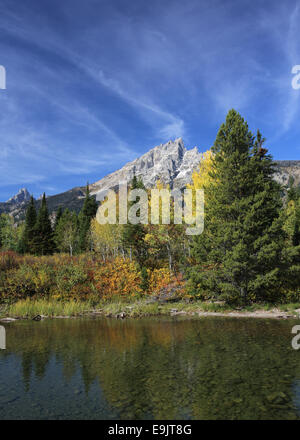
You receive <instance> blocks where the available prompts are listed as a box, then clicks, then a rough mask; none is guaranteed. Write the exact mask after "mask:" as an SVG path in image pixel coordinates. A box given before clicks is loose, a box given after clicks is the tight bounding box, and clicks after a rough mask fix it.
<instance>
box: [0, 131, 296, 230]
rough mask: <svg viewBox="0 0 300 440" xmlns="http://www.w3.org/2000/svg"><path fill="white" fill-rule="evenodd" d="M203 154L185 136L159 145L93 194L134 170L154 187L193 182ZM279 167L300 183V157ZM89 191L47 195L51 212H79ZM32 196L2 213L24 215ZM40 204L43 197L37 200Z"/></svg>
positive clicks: (284, 178)
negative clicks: (159, 184)
mask: <svg viewBox="0 0 300 440" xmlns="http://www.w3.org/2000/svg"><path fill="white" fill-rule="evenodd" d="M202 157H203V154H202V153H201V152H199V151H198V148H197V147H195V148H193V149H190V150H188V149H186V147H185V146H184V143H183V140H182V138H178V139H176V140H175V141H169V142H167V143H165V144H161V145H158V146H156V147H154V148H152V149H151V150H149V151H148V152H147V153H145V154H143V155H142V156H140V157H138V158H137V159H135V160H134V161H132V162H129V163H127V164H126V165H124V167H122V168H121V169H119V170H117V171H115V172H113V173H111V174H109V175H107V176H105V177H103V179H101V180H99V181H97V182H95V183H93V184H92V185H90V190H91V194H93V195H95V196H96V194H97V193H98V192H100V191H101V192H102V191H105V190H106V189H110V188H111V189H117V188H118V186H119V183H120V182H124V181H127V182H128V183H129V182H130V181H131V180H132V178H133V176H134V174H135V175H136V176H140V177H141V178H142V179H143V182H144V184H145V186H146V187H147V188H149V187H153V186H154V185H155V182H156V181H157V180H158V179H160V180H161V181H162V182H164V183H165V184H169V185H170V187H171V188H173V187H178V188H183V187H184V186H185V185H186V184H187V183H190V182H191V178H192V173H193V171H194V169H196V168H197V167H198V165H199V162H200V160H201V159H202ZM277 165H278V171H277V172H276V175H275V179H276V180H277V181H278V182H280V183H281V184H283V185H288V183H289V181H290V178H291V177H292V178H293V180H294V183H295V185H300V160H299V161H297V160H290V161H289V160H284V161H277ZM84 195H85V188H84V187H76V188H73V189H71V190H69V191H66V192H64V193H61V194H57V195H54V196H49V197H47V201H48V207H49V212H50V213H52V212H55V211H57V209H58V208H59V206H62V207H64V208H69V209H70V210H73V211H76V212H79V211H80V209H81V207H82V204H83V200H84ZM29 199H30V194H29V192H28V191H27V190H26V189H25V188H22V189H21V190H20V191H19V192H18V194H16V195H15V196H13V197H12V198H10V199H9V200H8V201H7V202H4V203H0V214H1V213H9V214H11V215H13V216H14V218H15V220H16V221H17V222H18V221H20V220H22V219H24V216H25V211H26V206H27V203H28V201H29ZM35 203H36V206H37V208H38V207H39V204H40V200H36V201H35Z"/></svg>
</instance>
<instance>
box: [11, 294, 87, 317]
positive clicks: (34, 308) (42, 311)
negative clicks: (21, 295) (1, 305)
mask: <svg viewBox="0 0 300 440" xmlns="http://www.w3.org/2000/svg"><path fill="white" fill-rule="evenodd" d="M88 310H91V306H90V304H89V303H87V302H75V301H73V300H70V301H68V302H62V301H57V300H48V299H38V300H30V299H26V300H21V301H18V302H16V303H14V304H12V305H10V306H8V307H6V310H5V314H6V316H11V317H19V318H33V317H34V316H37V315H44V316H48V317H54V316H78V315H81V314H83V313H85V312H87V311H88Z"/></svg>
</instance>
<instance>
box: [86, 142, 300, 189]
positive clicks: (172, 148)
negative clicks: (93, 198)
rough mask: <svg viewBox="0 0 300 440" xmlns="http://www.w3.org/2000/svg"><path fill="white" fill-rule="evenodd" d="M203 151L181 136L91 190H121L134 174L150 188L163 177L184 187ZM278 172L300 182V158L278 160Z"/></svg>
mask: <svg viewBox="0 0 300 440" xmlns="http://www.w3.org/2000/svg"><path fill="white" fill-rule="evenodd" d="M202 157H203V154H202V153H199V151H198V148H197V147H195V148H193V149H191V150H187V149H186V148H185V146H184V144H183V140H182V139H181V138H178V139H176V140H175V141H174V142H172V141H169V142H167V143H166V144H161V145H159V146H157V147H155V148H153V149H151V150H150V151H148V153H146V154H144V155H143V156H141V157H139V158H137V159H135V160H134V161H133V162H129V163H128V164H126V165H125V166H124V167H123V168H121V169H120V170H118V171H115V172H114V173H112V174H109V175H108V176H106V177H104V178H103V179H101V180H99V181H98V182H95V183H94V184H93V185H91V187H90V188H91V193H92V194H96V193H97V192H98V191H103V190H107V189H109V188H111V189H117V188H118V185H119V182H123V181H127V182H128V183H129V182H130V181H131V180H132V178H133V176H134V174H135V175H136V176H137V177H139V176H140V177H142V179H143V182H144V184H145V186H146V187H147V188H150V187H153V186H154V185H155V182H156V181H157V180H158V179H160V180H161V181H162V182H163V183H165V184H169V185H170V186H171V188H172V187H178V188H183V187H185V186H186V184H187V183H190V182H191V179H192V174H193V171H194V170H195V169H196V168H197V167H198V165H199V163H200V161H201V159H202ZM277 170H278V171H277V173H276V174H275V179H276V180H277V181H278V182H279V183H281V184H282V185H287V184H288V183H289V179H290V177H293V178H294V182H295V185H300V161H297V160H294V161H290V160H283V161H277Z"/></svg>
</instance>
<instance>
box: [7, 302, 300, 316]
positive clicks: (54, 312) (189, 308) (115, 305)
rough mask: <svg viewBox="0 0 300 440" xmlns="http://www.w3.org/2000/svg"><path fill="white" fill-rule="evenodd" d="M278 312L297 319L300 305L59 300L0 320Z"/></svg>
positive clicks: (10, 310)
mask: <svg viewBox="0 0 300 440" xmlns="http://www.w3.org/2000/svg"><path fill="white" fill-rule="evenodd" d="M275 308H277V309H279V310H280V311H282V312H288V313H290V314H293V315H295V313H296V312H295V310H296V309H298V308H299V309H300V303H291V304H283V305H278V306H274V305H272V304H258V305H249V306H245V307H243V308H239V309H235V308H233V307H231V306H229V305H227V304H223V303H213V302H201V301H195V302H191V303H186V302H184V301H181V302H177V303H171V304H170V303H164V304H161V303H157V302H155V303H149V302H148V301H147V300H145V299H142V300H136V301H135V302H124V301H121V300H119V299H117V300H116V301H114V302H107V301H106V302H99V303H96V304H95V302H89V301H86V302H79V301H74V300H69V301H59V300H56V299H51V298H48V299H29V298H28V299H26V300H21V301H18V302H16V303H14V304H11V305H3V306H2V307H1V309H0V316H1V317H4V316H6V317H7V316H9V317H15V318H28V319H31V318H33V317H35V316H37V315H44V316H47V317H49V318H53V317H56V316H82V315H85V314H89V313H91V312H100V313H101V314H103V315H104V316H116V315H118V314H119V313H121V312H125V313H126V316H128V317H133V318H134V317H142V316H158V315H166V316H170V314H171V311H172V309H175V310H177V311H178V312H181V311H183V312H185V313H187V314H190V315H193V314H197V313H198V312H208V313H210V312H213V313H216V312H217V313H227V312H231V311H237V310H238V311H239V312H245V313H247V312H254V311H269V310H272V309H275Z"/></svg>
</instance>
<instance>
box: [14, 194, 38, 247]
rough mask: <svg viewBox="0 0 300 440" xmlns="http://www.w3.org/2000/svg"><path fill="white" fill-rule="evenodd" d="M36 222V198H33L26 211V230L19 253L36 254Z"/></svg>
mask: <svg viewBox="0 0 300 440" xmlns="http://www.w3.org/2000/svg"><path fill="white" fill-rule="evenodd" d="M36 221H37V214H36V209H35V204H34V198H33V196H31V198H30V202H29V206H28V208H27V211H26V217H25V228H24V232H23V236H22V237H21V240H20V243H19V246H18V251H19V252H20V253H23V254H25V253H30V254H33V253H34V252H35V242H36V240H35V238H36V229H35V228H36Z"/></svg>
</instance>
